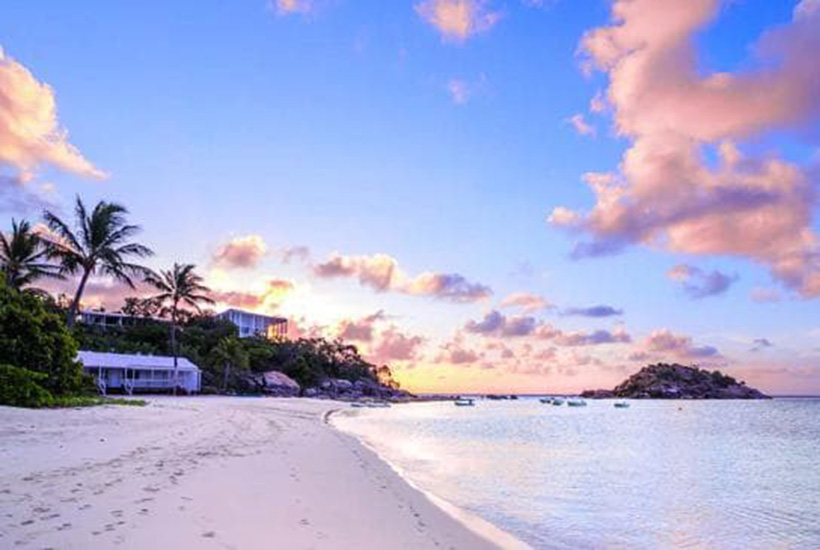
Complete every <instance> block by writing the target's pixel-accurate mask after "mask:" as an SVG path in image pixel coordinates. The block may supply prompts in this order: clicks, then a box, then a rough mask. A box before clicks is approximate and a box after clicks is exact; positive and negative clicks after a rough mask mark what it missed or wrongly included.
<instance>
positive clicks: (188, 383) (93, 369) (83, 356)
mask: <svg viewBox="0 0 820 550" xmlns="http://www.w3.org/2000/svg"><path fill="white" fill-rule="evenodd" d="M77 359H78V360H79V361H81V362H82V364H83V371H85V372H86V373H88V374H90V375H91V376H93V377H94V380H95V381H96V382H97V386H98V387H99V388H100V391H102V393H106V392H107V391H108V390H109V389H118V390H122V391H124V392H125V393H127V394H129V395H130V394H132V393H134V392H135V391H137V392H150V391H157V390H170V389H173V387H174V358H173V357H168V356H164V355H132V354H124V353H101V352H96V351H80V352H79V353H78V354H77ZM201 379H202V371H201V370H200V369H199V367H197V366H196V365H194V364H193V363H191V362H190V361H188V360H187V359H185V358H184V357H178V358H177V384H176V386H177V387H179V388H182V389H183V390H185V391H186V392H188V393H195V392H198V391H199V390H200V387H201V382H202V380H201Z"/></svg>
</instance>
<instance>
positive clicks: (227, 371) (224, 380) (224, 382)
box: [222, 362, 231, 393]
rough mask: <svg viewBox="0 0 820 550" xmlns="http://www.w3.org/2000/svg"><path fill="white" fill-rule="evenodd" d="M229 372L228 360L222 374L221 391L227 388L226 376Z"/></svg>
mask: <svg viewBox="0 0 820 550" xmlns="http://www.w3.org/2000/svg"><path fill="white" fill-rule="evenodd" d="M230 374H231V364H230V362H226V363H225V371H224V375H223V376H222V393H225V391H226V390H227V389H228V377H229V376H230Z"/></svg>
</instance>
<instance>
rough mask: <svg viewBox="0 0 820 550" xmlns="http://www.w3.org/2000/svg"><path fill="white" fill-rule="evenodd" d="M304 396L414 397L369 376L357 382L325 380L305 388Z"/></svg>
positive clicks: (334, 379)
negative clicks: (383, 384)
mask: <svg viewBox="0 0 820 550" xmlns="http://www.w3.org/2000/svg"><path fill="white" fill-rule="evenodd" d="M302 396H303V397H313V398H318V399H343V400H350V401H355V400H358V399H364V398H371V399H383V400H390V401H397V400H404V399H408V398H410V397H412V396H411V395H410V393H408V392H406V391H404V390H397V389H394V388H390V387H387V386H382V385H381V384H379V383H378V382H376V381H375V380H371V379H369V378H359V379H358V380H356V381H355V382H351V381H350V380H344V379H341V378H331V379H328V380H325V381H323V382H322V383H321V384H319V385H318V386H316V387H312V388H305V390H304V391H303V392H302Z"/></svg>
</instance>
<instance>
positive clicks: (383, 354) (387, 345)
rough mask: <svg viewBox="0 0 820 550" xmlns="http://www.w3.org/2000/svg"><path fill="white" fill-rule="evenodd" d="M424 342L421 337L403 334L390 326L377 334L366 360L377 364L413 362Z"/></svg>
mask: <svg viewBox="0 0 820 550" xmlns="http://www.w3.org/2000/svg"><path fill="white" fill-rule="evenodd" d="M424 342H425V339H424V338H423V337H422V336H417V335H414V336H411V335H408V334H404V333H402V332H401V331H400V330H399V329H398V328H397V327H395V326H391V327H390V328H388V329H387V330H384V331H382V332H381V333H380V334H379V339H378V341H377V342H376V343H374V345H373V346H372V348H371V350H370V353H369V354H368V358H369V359H370V360H371V361H373V362H375V363H377V364H384V363H390V362H393V361H413V360H415V359H416V358H417V357H418V352H419V348H420V347H421V346H422V345H423V344H424Z"/></svg>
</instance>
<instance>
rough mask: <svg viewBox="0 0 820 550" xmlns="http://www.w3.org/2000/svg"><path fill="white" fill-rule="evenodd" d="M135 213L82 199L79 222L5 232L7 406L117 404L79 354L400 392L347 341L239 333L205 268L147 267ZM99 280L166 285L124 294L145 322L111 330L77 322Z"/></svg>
mask: <svg viewBox="0 0 820 550" xmlns="http://www.w3.org/2000/svg"><path fill="white" fill-rule="evenodd" d="M127 216H128V210H127V209H126V208H125V207H124V206H122V205H119V204H116V203H110V202H105V201H101V202H99V203H97V204H96V206H95V207H94V208H93V209H92V210H91V211H89V210H88V209H87V208H86V206H85V204H84V203H83V202H82V200H81V199H80V198H79V197H78V198H77V200H76V203H75V208H74V218H75V219H74V223H73V225H71V224H69V223H67V222H66V221H64V220H63V219H62V218H60V217H59V216H58V215H57V214H55V213H53V212H50V211H46V212H44V215H43V219H44V222H45V225H44V228H43V229H42V230H35V228H34V227H33V226H32V224H31V223H30V222H28V221H26V220H21V221H17V220H12V224H11V231H10V232H9V233H8V234H2V233H0V275H2V276H0V404H7V405H16V406H33V407H44V406H87V405H94V404H102V403H114V404H116V403H118V401H117V400H111V399H107V398H101V397H98V396H96V391H97V390H96V387H95V385H94V384H93V381H92V380H91V378H90V377H89V376H86V375H84V374H83V371H82V365H81V364H80V363H79V362H78V361H77V350H78V349H84V350H89V351H107V352H118V353H144V354H157V355H172V356H173V357H174V363H175V365H176V362H177V358H178V357H180V356H184V357H187V358H188V359H190V360H191V361H192V362H194V363H196V364H198V365H200V366H201V367H202V368H203V390H204V391H210V392H228V393H248V392H254V391H259V388H258V386H255V385H254V384H253V383H252V382H251V380H252V379H253V377H254V376H258V375H259V374H262V373H265V372H269V371H279V372H283V373H285V374H286V375H288V376H289V377H291V378H293V379H294V380H295V381H296V382H298V383H299V384H300V386H301V387H302V388H310V387H315V386H318V385H320V384H321V383H322V382H324V381H326V380H329V379H343V380H348V381H350V382H356V381H359V380H363V379H366V380H370V381H371V382H375V383H378V384H381V385H384V386H387V387H391V388H397V387H398V384H396V382H395V381H394V380H393V377H392V373H391V371H390V368H389V367H388V366H386V365H382V366H377V365H374V364H371V363H369V362H367V361H366V360H365V359H364V358H363V357H362V356H361V355H360V354H359V351H358V349H357V348H356V347H355V346H353V345H350V344H347V343H345V342H343V341H341V340H328V339H326V338H298V339H294V340H289V339H277V340H270V339H268V338H264V337H261V336H258V337H250V338H239V337H238V336H239V335H238V333H237V328H236V326H234V325H233V324H232V323H231V322H229V321H226V320H222V319H219V318H217V317H216V316H215V315H214V314H213V312H211V311H209V310H204V309H203V306H210V305H213V304H214V301H213V299H212V298H211V297H210V295H209V294H210V290H209V289H208V288H207V286H205V284H204V280H203V278H202V277H201V276H200V275H198V274H197V273H196V271H195V269H196V268H195V266H194V265H192V264H185V263H175V264H174V265H173V266H172V268H171V269H169V270H161V271H159V272H154V271H152V270H150V269H149V268H147V267H146V266H143V265H141V264H139V263H137V261H138V260H139V259H143V258H147V257H149V256H151V255H152V251H151V249H150V248H148V247H147V246H145V245H143V244H141V243H138V242H136V241H135V240H134V238H135V236H136V234H137V233H138V232H139V231H140V228H139V226H138V225H134V224H130V223H128V220H127ZM68 276H72V277H73V279H75V280H76V281H77V283H76V284H77V286H76V288H75V290H74V292H73V297H72V298H70V299H68V298H66V297H65V296H64V295H62V294H61V295H60V296H58V297H56V298H55V297H52V296H51V295H50V294H48V292H46V291H44V290H41V289H37V288H36V287H34V285H35V284H38V283H40V282H42V281H44V280H47V279H65V278H67V277H68ZM95 276H103V277H107V278H109V279H113V280H114V281H117V282H120V283H122V284H124V285H126V286H128V287H130V288H134V289H136V287H137V284H138V283H143V285H144V286H143V289H144V288H145V287H146V286H147V287H148V288H150V289H153V290H154V291H155V292H154V294H153V295H150V296H130V297H127V298H125V300H124V303H123V305H122V308H121V312H122V313H124V314H127V315H130V316H133V317H134V318H135V319H138V320H139V322H136V323H134V324H132V325H129V326H126V327H114V328H111V327H106V328H105V329H102V328H100V327H94V326H87V325H83V324H78V325H76V326H75V320H76V319H77V314H78V312H79V309H80V305H81V303H82V299H83V295H84V292H85V290H86V288H87V286H88V283H89V281H90V280H92V277H95ZM123 404H140V402H139V401H135V400H125V402H124V403H123Z"/></svg>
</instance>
